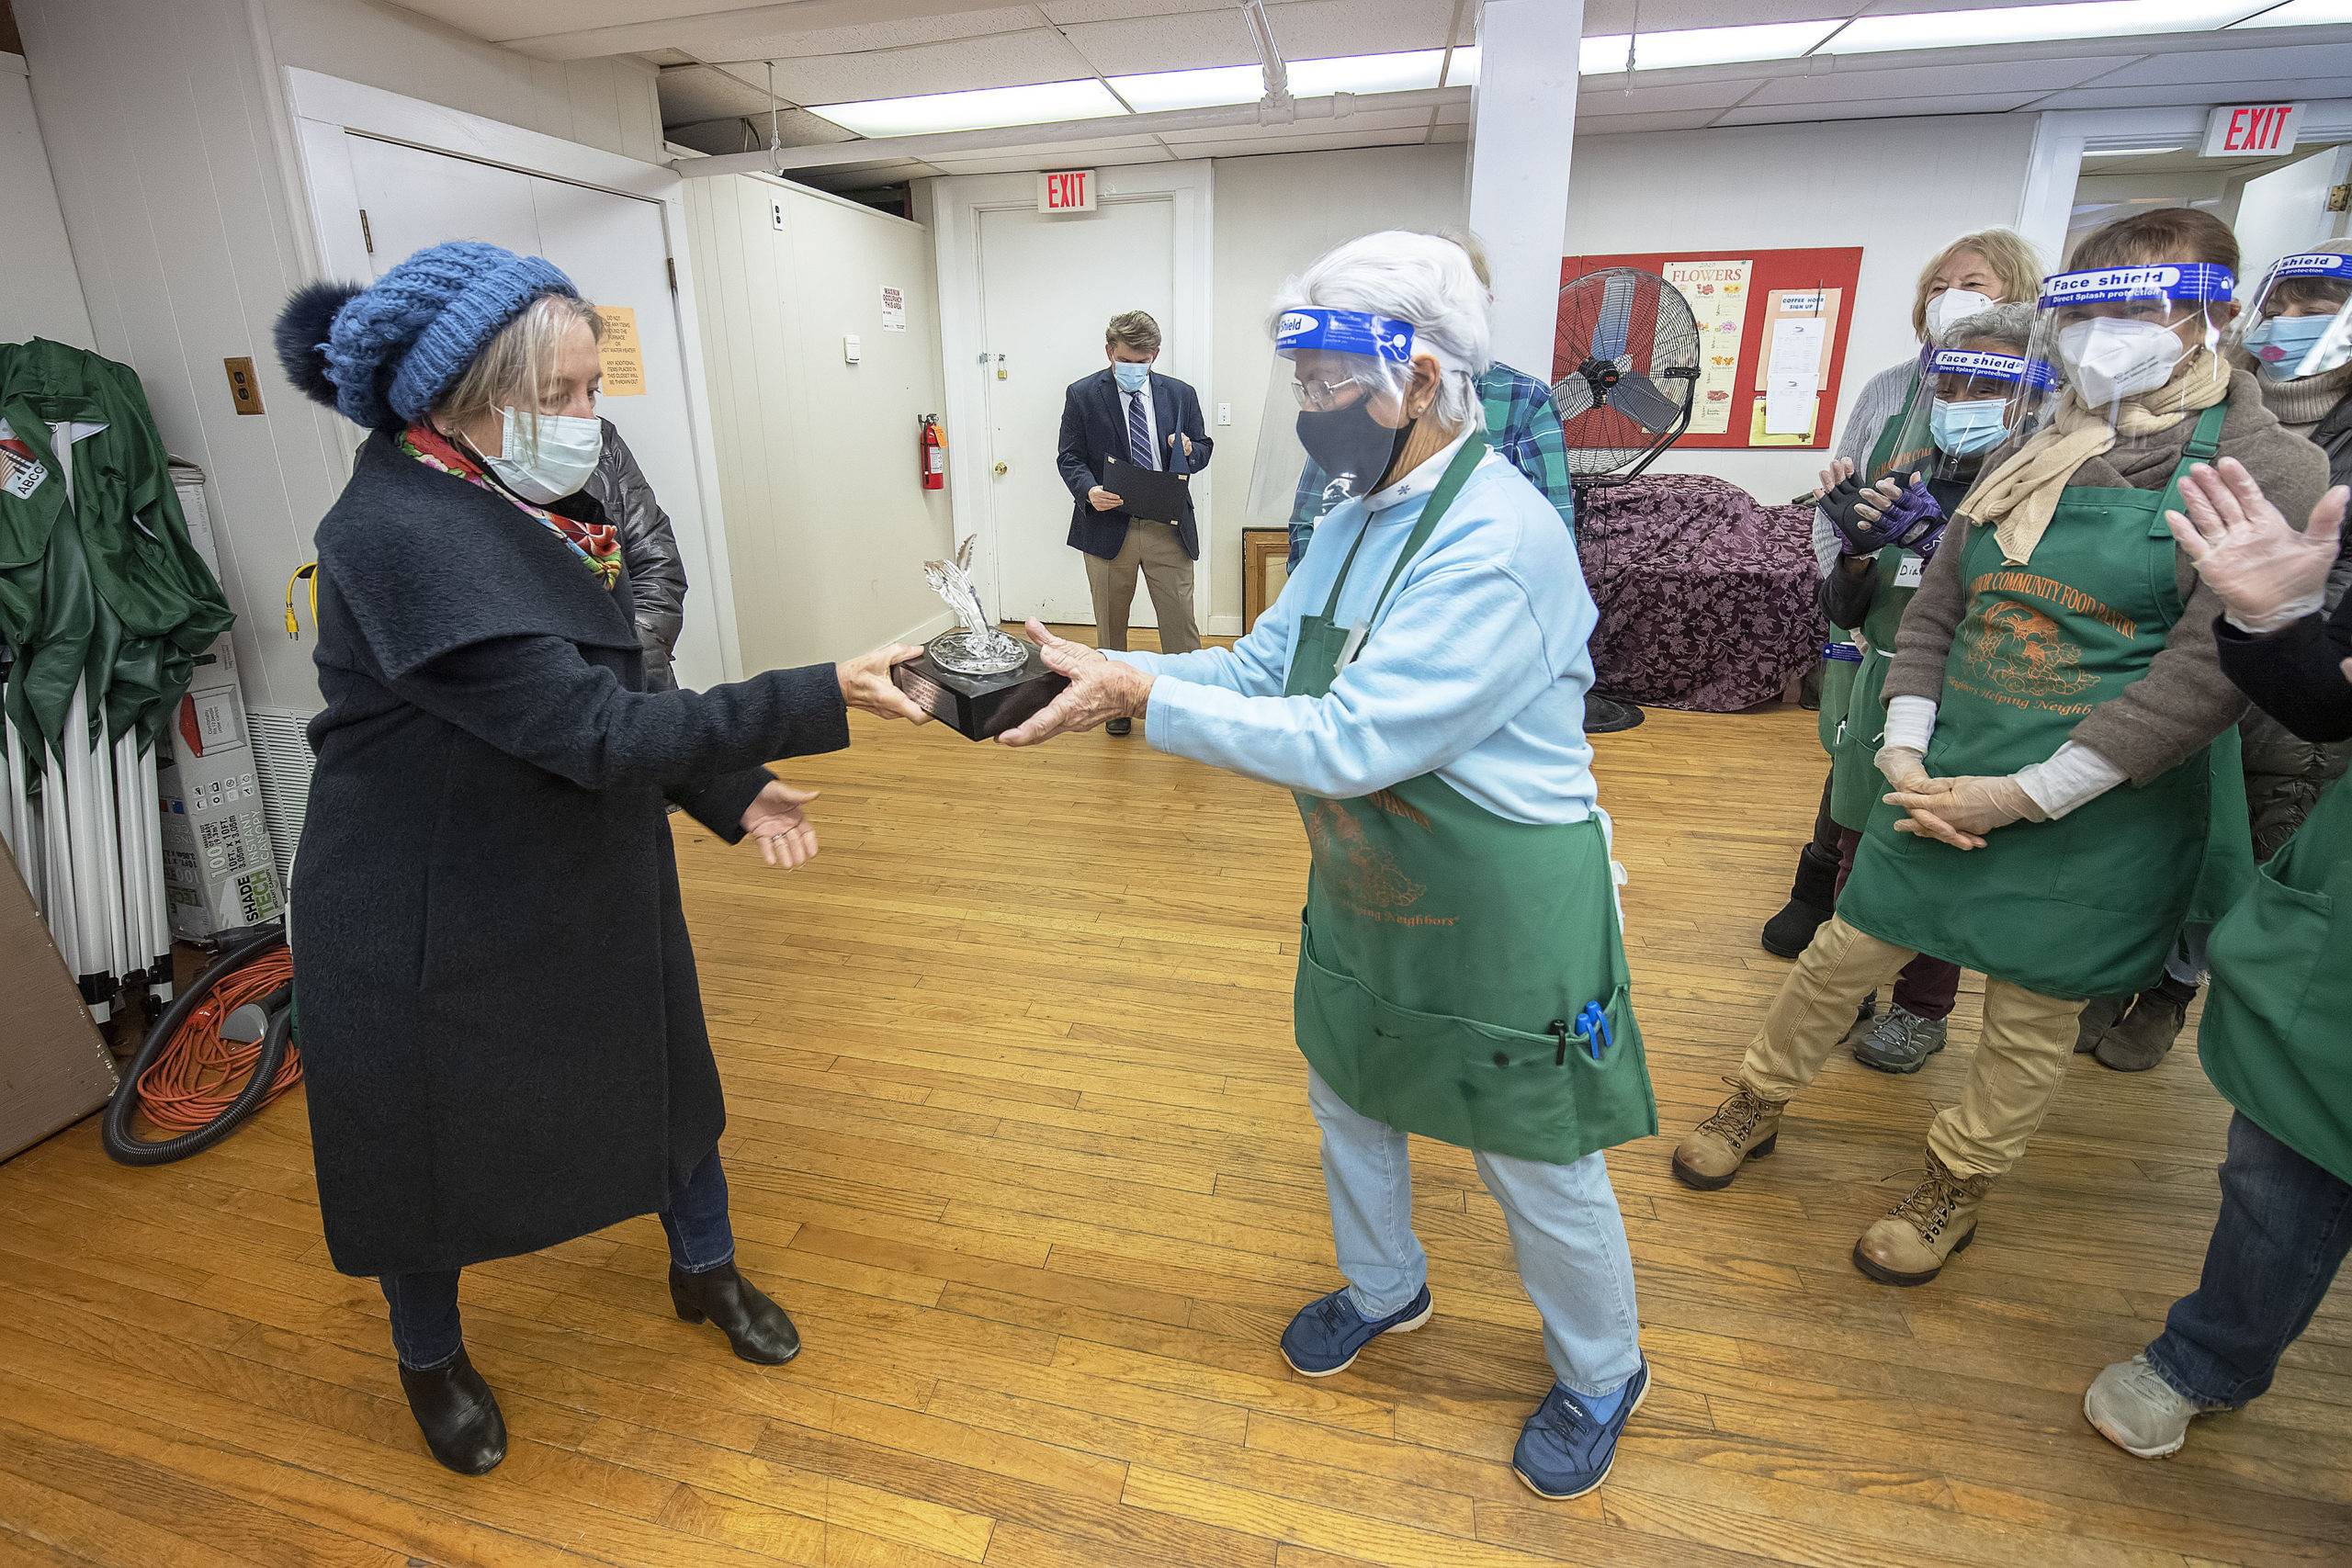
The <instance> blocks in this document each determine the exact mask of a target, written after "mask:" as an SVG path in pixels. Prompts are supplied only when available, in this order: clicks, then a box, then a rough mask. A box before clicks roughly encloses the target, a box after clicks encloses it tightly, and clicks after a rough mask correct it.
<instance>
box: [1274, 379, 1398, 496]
mask: <svg viewBox="0 0 2352 1568" xmlns="http://www.w3.org/2000/svg"><path fill="white" fill-rule="evenodd" d="M1367 401H1368V400H1365V401H1358V402H1354V403H1351V404H1349V405H1348V406H1347V407H1346V408H1343V409H1330V410H1328V411H1326V412H1322V413H1315V412H1308V411H1306V410H1301V411H1300V412H1299V416H1298V444H1299V445H1300V446H1304V447H1306V455H1307V456H1308V457H1312V458H1314V459H1315V466H1316V467H1317V468H1321V469H1322V470H1323V474H1324V478H1325V480H1326V484H1325V488H1324V492H1323V493H1324V496H1325V498H1326V499H1328V500H1332V501H1339V500H1342V499H1348V498H1352V497H1355V496H1359V495H1370V494H1371V493H1372V492H1373V491H1375V490H1377V489H1379V488H1380V481H1381V479H1383V478H1384V477H1385V476H1386V474H1387V472H1388V470H1389V469H1390V468H1392V467H1394V466H1395V464H1396V462H1397V454H1398V453H1400V452H1402V451H1404V450H1405V443H1406V441H1407V440H1408V439H1409V438H1410V437H1411V435H1412V434H1413V426H1412V424H1411V423H1406V424H1404V425H1402V426H1399V427H1398V428H1397V429H1395V430H1391V429H1389V428H1388V427H1387V426H1386V425H1385V424H1383V423H1380V422H1379V421H1378V420H1376V419H1374V418H1373V417H1372V410H1371V409H1370V408H1369V407H1367V406H1366V402H1367Z"/></svg>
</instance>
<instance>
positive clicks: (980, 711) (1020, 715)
mask: <svg viewBox="0 0 2352 1568" xmlns="http://www.w3.org/2000/svg"><path fill="white" fill-rule="evenodd" d="M1022 646H1023V648H1025V649H1028V650H1029V656H1028V658H1027V659H1025V660H1023V661H1022V663H1021V664H1020V666H1019V667H1018V668H1016V669H1012V670H1007V671H1004V673H1002V674H1001V675H964V674H959V673H957V672H956V671H953V670H950V669H947V668H945V667H944V665H942V664H941V663H940V662H939V661H938V660H935V659H933V658H932V656H931V650H930V649H928V648H926V649H924V650H923V655H922V658H920V659H910V660H907V661H906V662H905V663H904V664H899V665H894V666H892V667H891V670H890V679H891V680H892V681H893V682H897V684H898V687H899V690H900V691H902V692H904V693H906V694H907V695H909V696H910V697H912V698H913V699H914V700H915V701H916V702H917V703H919V704H921V705H922V706H924V707H927V708H929V709H930V710H931V714H932V716H933V718H936V719H938V720H940V721H941V722H942V723H944V724H945V725H946V726H947V727H948V728H951V729H953V730H955V731H956V733H957V734H958V735H961V736H963V737H964V738H965V739H967V740H988V739H993V738H994V737H996V736H998V735H1001V734H1002V733H1003V732H1004V731H1005V730H1008V729H1011V728H1014V727H1015V726H1017V725H1019V724H1020V723H1021V721H1022V720H1023V719H1025V718H1027V717H1029V716H1031V715H1032V714H1035V712H1037V710H1038V709H1040V708H1042V707H1044V706H1045V705H1046V704H1047V703H1049V702H1052V701H1053V700H1054V698H1055V697H1056V696H1057V695H1059V694H1060V693H1061V690H1062V688H1063V687H1065V686H1067V685H1069V676H1067V675H1057V674H1055V673H1054V672H1053V671H1051V670H1048V669H1046V656H1045V655H1044V654H1043V653H1042V652H1040V651H1039V650H1038V649H1037V647H1036V645H1035V644H1034V643H1031V642H1028V641H1026V640H1025V639H1024V640H1023V642H1022Z"/></svg>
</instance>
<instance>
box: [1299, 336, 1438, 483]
mask: <svg viewBox="0 0 2352 1568" xmlns="http://www.w3.org/2000/svg"><path fill="white" fill-rule="evenodd" d="M1274 353H1275V354H1276V355H1280V356H1281V357H1282V358H1284V359H1290V360H1295V359H1296V358H1297V357H1298V355H1300V354H1301V353H1317V354H1327V355H1350V356H1351V357H1352V358H1355V359H1359V360H1368V361H1370V362H1371V364H1370V365H1369V366H1367V367H1365V368H1364V369H1362V370H1359V371H1357V372H1356V373H1355V374H1353V375H1349V374H1345V373H1344V372H1343V371H1336V370H1332V369H1329V368H1326V369H1325V370H1324V371H1323V372H1322V373H1321V374H1319V375H1317V376H1314V377H1312V378H1309V379H1306V380H1300V381H1296V382H1295V383H1294V384H1293V390H1294V391H1295V394H1296V396H1297V398H1298V402H1299V415H1298V423H1297V425H1296V430H1297V434H1298V443H1299V445H1300V446H1302V447H1304V448H1305V449H1306V456H1307V458H1308V460H1309V462H1310V463H1311V464H1312V465H1313V467H1314V468H1316V469H1317V470H1319V472H1320V479H1319V491H1318V493H1319V496H1320V498H1321V500H1322V501H1323V502H1337V501H1339V500H1341V499H1344V498H1347V497H1351V496H1360V495H1369V494H1371V493H1372V491H1373V490H1374V488H1375V487H1377V486H1378V484H1379V483H1380V481H1381V479H1382V476H1384V475H1385V474H1386V473H1387V472H1388V470H1389V468H1391V467H1392V466H1393V465H1394V464H1395V463H1396V461H1397V454H1398V453H1400V452H1402V451H1403V450H1404V449H1405V441H1406V438H1407V437H1408V435H1410V434H1412V425H1411V423H1409V422H1408V423H1405V424H1403V425H1401V426H1398V427H1397V428H1396V429H1393V430H1392V429H1390V428H1389V427H1388V426H1386V425H1384V424H1382V423H1380V422H1379V421H1378V420H1376V419H1374V417H1373V412H1372V402H1373V399H1372V394H1373V393H1374V392H1375V391H1379V390H1384V389H1395V388H1397V387H1401V385H1402V384H1403V383H1404V381H1405V380H1407V379H1408V378H1410V375H1411V372H1410V371H1409V370H1408V369H1406V368H1405V367H1408V366H1410V365H1411V364H1412V361H1413V323H1412V322H1410V321H1399V320H1397V318H1396V317H1394V316H1376V315H1374V314H1372V313H1370V312H1369V311H1364V310H1326V309H1324V308H1322V307H1320V306H1306V307H1302V308H1300V309H1298V310H1285V311H1283V316H1282V320H1281V321H1277V322H1276V323H1275V324H1274ZM1374 367H1378V368H1374ZM1390 367H1394V369H1393V370H1392V369H1390ZM1384 370H1387V371H1388V372H1389V373H1388V374H1387V375H1385V376H1384V375H1383V374H1382V371H1384ZM1351 388H1354V389H1357V390H1356V392H1355V395H1354V396H1353V397H1352V398H1350V397H1349V389H1351ZM1302 482H1305V480H1304V477H1303V478H1302Z"/></svg>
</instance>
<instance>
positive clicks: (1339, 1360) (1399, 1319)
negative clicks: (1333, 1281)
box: [1283, 1285, 1435, 1378]
mask: <svg viewBox="0 0 2352 1568" xmlns="http://www.w3.org/2000/svg"><path fill="white" fill-rule="evenodd" d="M1433 1310H1435V1309H1434V1308H1433V1307H1432V1305H1431V1304H1430V1288H1429V1287H1428V1286H1427V1285H1423V1286H1422V1287H1421V1289H1420V1293H1419V1294H1418V1295H1416V1296H1415V1297H1414V1298H1413V1299H1412V1300H1411V1301H1409V1302H1407V1303H1405V1306H1404V1310H1403V1311H1401V1312H1392V1313H1390V1314H1388V1315H1387V1316H1386V1317H1383V1318H1375V1319H1373V1320H1371V1321H1369V1322H1367V1321H1366V1320H1365V1318H1364V1315H1363V1314H1362V1313H1360V1312H1358V1311H1356V1304H1355V1303H1353V1302H1351V1301H1350V1300H1349V1299H1348V1292H1345V1291H1333V1292H1331V1293H1330V1294H1329V1295H1328V1296H1325V1297H1324V1298H1322V1299H1321V1300H1320V1301H1313V1302H1309V1303H1306V1305H1305V1306H1304V1307H1301V1308H1300V1309H1299V1313H1298V1315H1297V1316H1296V1317H1294V1318H1292V1319H1291V1320H1290V1326H1289V1327H1288V1328H1285V1329H1283V1360H1285V1361H1288V1362H1289V1363H1290V1364H1291V1365H1292V1366H1294V1367H1295V1368H1296V1369H1298V1370H1299V1371H1302V1372H1305V1373H1306V1375H1307V1376H1308V1377H1311V1378H1328V1377H1329V1376H1330V1375H1331V1374H1332V1373H1333V1372H1344V1371H1347V1370H1348V1369H1349V1368H1350V1367H1351V1366H1354V1365H1355V1361H1356V1353H1357V1352H1358V1351H1360V1350H1362V1349H1363V1348H1364V1347H1365V1346H1367V1345H1369V1344H1371V1343H1372V1342H1373V1341H1374V1339H1377V1338H1379V1337H1381V1336H1382V1335H1384V1334H1387V1333H1390V1332H1391V1331H1394V1332H1396V1333H1398V1334H1410V1333H1411V1332H1413V1330H1415V1329H1416V1328H1419V1326H1420V1325H1423V1324H1425V1323H1427V1322H1428V1321H1429V1320H1430V1313H1431V1312H1432V1311H1433Z"/></svg>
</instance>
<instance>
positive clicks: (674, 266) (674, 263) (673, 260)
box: [662, 256, 678, 294]
mask: <svg viewBox="0 0 2352 1568" xmlns="http://www.w3.org/2000/svg"><path fill="white" fill-rule="evenodd" d="M662 265H664V266H666V267H668V268H669V269H670V292H671V293H673V294H675V293H676V292H677V291H678V258H677V257H675V256H663V257H662Z"/></svg>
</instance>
